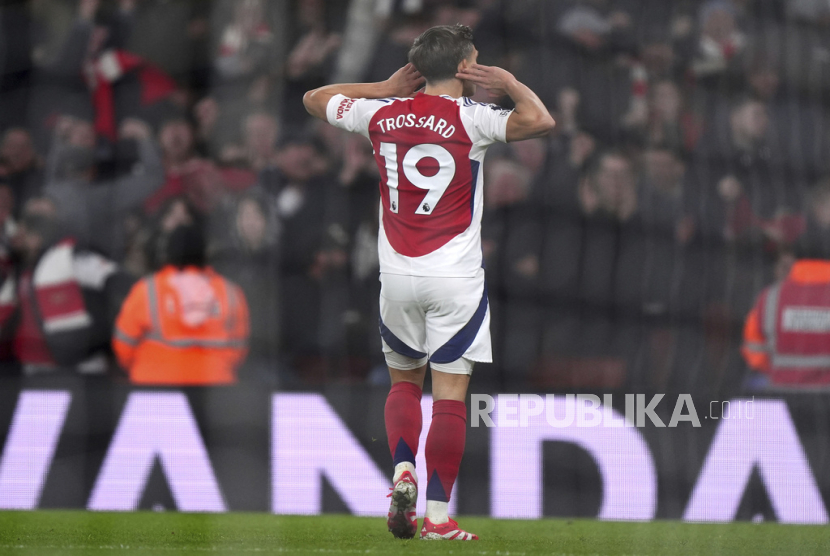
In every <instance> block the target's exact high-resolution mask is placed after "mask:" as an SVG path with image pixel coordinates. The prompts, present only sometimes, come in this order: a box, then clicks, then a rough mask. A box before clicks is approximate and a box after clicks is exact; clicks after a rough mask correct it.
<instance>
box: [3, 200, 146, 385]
mask: <svg viewBox="0 0 830 556" xmlns="http://www.w3.org/2000/svg"><path fill="white" fill-rule="evenodd" d="M12 247H13V250H14V253H15V255H16V257H17V261H19V262H18V264H17V265H16V267H15V269H14V271H13V272H12V273H11V274H10V275H9V276H7V277H6V279H5V281H4V282H3V286H2V289H1V290H0V335H2V339H3V341H4V342H5V343H6V345H7V348H10V350H9V351H10V354H11V355H12V356H13V358H14V361H15V362H17V363H18V364H19V365H20V367H21V370H22V373H23V374H24V375H25V376H34V375H40V374H55V373H81V374H84V375H101V374H104V373H106V372H107V371H108V369H109V360H108V357H107V353H108V345H109V338H110V334H111V330H112V324H113V321H114V319H115V315H116V314H117V312H118V308H119V307H120V305H121V302H122V301H123V300H124V297H125V295H126V293H127V290H128V289H129V287H130V285H131V283H132V280H131V279H130V278H129V277H127V276H126V275H125V274H124V273H122V272H120V271H119V269H118V267H117V266H116V265H115V263H113V262H112V261H109V260H107V259H105V258H103V257H101V256H100V255H97V254H94V253H91V252H87V251H83V250H81V249H79V248H77V247H76V245H75V242H74V241H72V240H71V239H68V238H66V236H65V235H63V234H62V233H61V229H60V222H59V220H58V218H57V208H56V206H55V204H54V203H53V202H52V201H50V200H49V199H46V198H43V197H40V198H34V199H31V200H29V202H28V203H26V206H25V207H24V209H23V217H22V219H21V223H20V227H19V229H18V231H17V234H16V235H15V237H14V238H13V241H12Z"/></svg>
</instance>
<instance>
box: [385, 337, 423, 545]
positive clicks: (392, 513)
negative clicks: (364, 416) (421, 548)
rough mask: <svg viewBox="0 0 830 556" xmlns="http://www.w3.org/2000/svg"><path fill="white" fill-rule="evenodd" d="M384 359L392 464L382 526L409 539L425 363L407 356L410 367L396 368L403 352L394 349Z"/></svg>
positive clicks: (412, 528) (415, 493)
mask: <svg viewBox="0 0 830 556" xmlns="http://www.w3.org/2000/svg"><path fill="white" fill-rule="evenodd" d="M386 359H387V364H388V365H389V375H390V376H391V378H392V387H391V388H390V390H389V395H388V396H387V397H386V406H385V407H384V412H383V415H384V420H385V423H386V437H387V439H388V441H389V450H390V452H391V453H392V461H393V463H394V465H395V472H394V475H393V477H392V485H393V486H392V492H391V493H390V494H389V497H390V498H391V501H390V503H389V512H388V513H387V518H386V526H387V529H388V530H389V532H391V533H392V534H393V535H394V536H395V537H397V538H400V539H411V538H412V537H414V536H415V533H416V532H417V531H418V520H417V518H416V516H415V507H416V502H417V501H418V475H417V473H416V472H415V455H416V454H417V453H418V440H419V438H420V436H421V426H422V424H423V416H422V415H421V393H422V390H423V385H424V375H425V374H426V368H427V366H426V364H424V363H422V362H421V361H419V360H416V359H410V360H409V365H410V366H411V367H414V368H410V369H400V368H396V367H399V366H402V360H403V359H404V356H401V355H400V354H396V353H394V352H392V354H387V357H386ZM393 365H395V366H393Z"/></svg>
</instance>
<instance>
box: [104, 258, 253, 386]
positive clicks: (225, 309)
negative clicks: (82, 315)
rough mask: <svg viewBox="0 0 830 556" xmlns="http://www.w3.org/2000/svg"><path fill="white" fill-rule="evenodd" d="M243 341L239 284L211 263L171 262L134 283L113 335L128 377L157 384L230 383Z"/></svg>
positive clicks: (243, 351) (245, 315)
mask: <svg viewBox="0 0 830 556" xmlns="http://www.w3.org/2000/svg"><path fill="white" fill-rule="evenodd" d="M247 343H248V305H247V303H246V302H245V295H244V294H243V293H242V290H240V289H239V287H238V286H236V285H235V284H233V283H232V282H230V281H229V280H226V279H225V278H223V277H222V276H220V275H218V274H217V273H216V272H214V271H213V270H212V269H210V268H205V269H200V268H194V267H188V268H185V269H179V268H176V267H173V266H166V267H164V268H163V269H161V270H160V271H159V272H157V273H155V274H153V275H151V276H148V277H146V278H144V279H142V280H140V281H139V282H138V283H137V284H136V285H135V286H133V289H132V290H131V291H130V294H129V295H128V296H127V299H126V301H125V302H124V305H123V306H122V307H121V312H120V313H119V315H118V319H117V320H116V323H115V334H114V337H113V349H114V350H115V354H116V356H117V357H118V360H119V362H120V363H121V365H122V366H123V367H124V369H126V370H127V372H128V374H129V376H130V381H131V382H133V383H135V384H156V385H181V386H187V385H215V384H231V383H234V382H236V370H237V368H238V367H239V365H240V364H241V363H242V362H243V361H244V359H245V356H246V355H247V351H248V349H247Z"/></svg>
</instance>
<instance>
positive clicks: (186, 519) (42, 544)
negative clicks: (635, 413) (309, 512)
mask: <svg viewBox="0 0 830 556" xmlns="http://www.w3.org/2000/svg"><path fill="white" fill-rule="evenodd" d="M460 521H461V526H462V527H464V528H466V529H469V530H470V531H473V532H475V533H478V535H479V536H480V537H481V540H480V541H477V542H436V541H433V542H425V541H419V540H417V539H413V540H405V541H404V540H397V539H394V538H392V536H391V535H390V534H389V533H387V532H386V528H385V520H384V519H382V518H365V517H351V516H343V515H325V516H318V517H295V516H274V515H268V514H244V513H231V514H220V515H209V514H184V513H174V512H170V513H144V512H139V513H87V512H81V511H36V512H0V554H3V555H5V554H19V555H32V556H34V555H49V556H60V555H68V556H79V555H84V554H91V555H99V554H101V555H109V554H124V555H133V554H135V555H141V556H155V555H164V556H177V555H180V554H187V555H202V556H204V555H205V554H217V555H218V554H241V555H246V554H251V555H260V554H261V555H263V556H266V555H269V554H318V555H326V554H331V555H336V554H396V555H400V554H403V555H407V554H441V555H443V554H453V555H456V554H477V555H508V554H509V555H514V556H522V555H525V556H532V555H537V554H538V555H542V554H544V555H548V556H559V555H566V554H573V555H577V554H578V555H596V556H612V555H613V556H617V555H628V556H634V555H643V556H646V555H648V556H664V555H671V556H675V555H680V556H682V555H691V554H704V555H706V556H715V555H724V556H742V555H753V556H754V555H767V554H782V555H783V554H786V555H794V556H807V555H811V554H816V555H819V554H821V555H827V554H830V527H827V526H794V525H778V524H774V523H763V524H753V523H732V524H723V525H715V524H689V523H679V522H672V521H657V522H650V523H621V522H599V521H593V520H561V519H543V520H538V521H509V520H493V519H486V518H473V517H463V518H461V520H460Z"/></svg>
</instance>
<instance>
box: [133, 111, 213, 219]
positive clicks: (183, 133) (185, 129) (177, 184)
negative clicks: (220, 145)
mask: <svg viewBox="0 0 830 556" xmlns="http://www.w3.org/2000/svg"><path fill="white" fill-rule="evenodd" d="M158 141H159V145H160V146H161V153H162V163H163V164H164V175H165V182H164V185H163V186H162V187H161V189H159V190H158V191H156V192H155V193H154V194H153V195H152V196H150V197H149V198H148V199H147V200H146V201H145V202H144V209H145V211H146V212H147V213H149V214H153V213H155V212H156V211H157V210H158V209H159V208H160V207H161V206H162V205H164V203H165V202H166V201H167V200H169V199H171V198H173V197H178V196H182V195H186V194H188V193H191V192H189V191H188V190H187V186H192V185H193V182H194V180H193V179H192V175H193V173H194V172H197V171H198V170H199V168H201V167H203V166H204V165H205V163H206V161H205V160H203V159H200V158H198V157H197V156H196V153H195V151H194V144H195V139H194V132H193V126H192V125H191V124H190V122H189V121H188V120H187V119H185V118H181V117H176V118H173V119H169V120H167V121H165V122H164V123H163V124H162V125H161V128H160V129H159V132H158Z"/></svg>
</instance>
